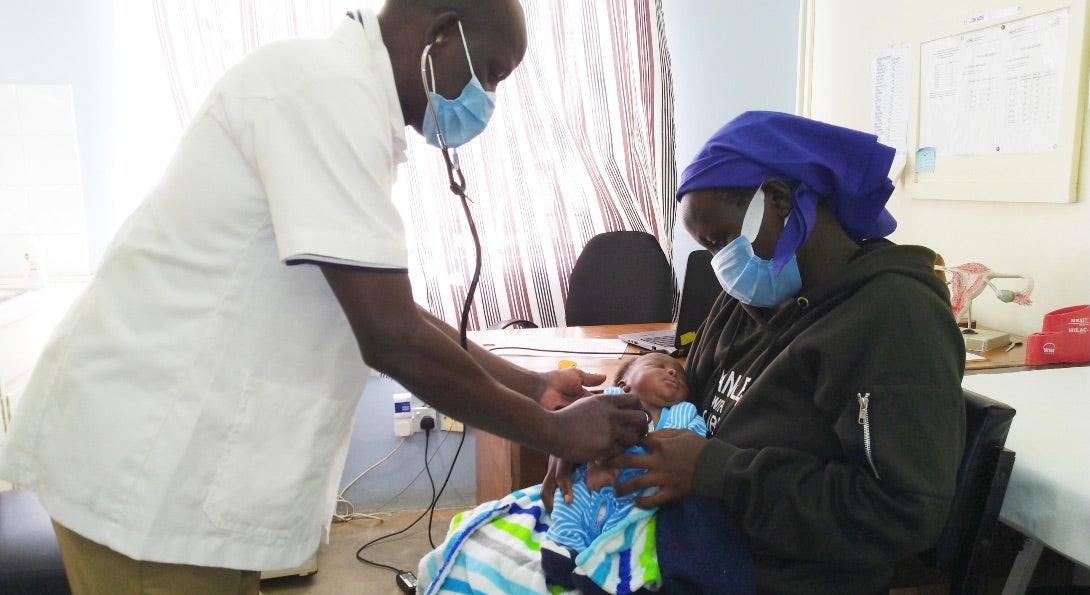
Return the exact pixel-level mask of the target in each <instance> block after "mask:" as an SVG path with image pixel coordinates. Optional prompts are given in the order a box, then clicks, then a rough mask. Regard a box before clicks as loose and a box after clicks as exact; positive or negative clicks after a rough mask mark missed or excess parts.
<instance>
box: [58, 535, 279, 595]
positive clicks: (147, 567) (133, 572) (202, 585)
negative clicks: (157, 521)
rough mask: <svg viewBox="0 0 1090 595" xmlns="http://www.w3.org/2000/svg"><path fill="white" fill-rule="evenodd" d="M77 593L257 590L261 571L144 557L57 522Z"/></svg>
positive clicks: (191, 594) (213, 594) (187, 594)
mask: <svg viewBox="0 0 1090 595" xmlns="http://www.w3.org/2000/svg"><path fill="white" fill-rule="evenodd" d="M53 528H54V529H55V530H56V533H57V543H58V544H59V545H60V550H61V558H62V559H63V560H64V570H65V572H66V573H67V574H68V584H69V585H70V586H71V587H72V593H73V595H258V594H259V591H258V587H259V586H260V584H261V573H260V572H257V571H248V570H231V569H229V568H210V567H205V566H189V565H186V564H163V563H160V562H141V561H139V560H133V559H132V558H130V557H128V556H125V555H122V554H119V553H117V552H115V551H113V550H111V549H110V548H108V547H106V546H104V545H100V544H98V543H95V542H93V541H91V540H90V539H87V538H86V537H83V536H82V535H79V534H78V533H75V532H73V531H70V530H68V529H66V528H64V527H63V526H61V525H59V524H57V523H56V522H54V523H53Z"/></svg>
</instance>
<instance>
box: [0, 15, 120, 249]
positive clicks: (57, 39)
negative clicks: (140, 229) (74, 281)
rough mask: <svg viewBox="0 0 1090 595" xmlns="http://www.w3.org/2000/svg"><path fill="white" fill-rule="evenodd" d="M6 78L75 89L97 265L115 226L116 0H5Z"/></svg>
mask: <svg viewBox="0 0 1090 595" xmlns="http://www.w3.org/2000/svg"><path fill="white" fill-rule="evenodd" d="M0 15H3V16H2V17H0V83H13V84H35V85H62V86H71V90H72V91H71V92H72V102H73V105H74V107H75V134H76V139H77V142H78V146H79V161H80V172H81V176H80V177H81V182H82V191H83V199H84V211H85V212H86V217H87V224H88V230H87V237H86V239H85V240H84V241H86V243H87V249H88V252H89V254H90V260H91V266H93V265H94V263H95V262H97V260H98V256H99V255H101V252H102V249H103V247H104V246H105V244H106V242H108V241H109V239H110V236H112V235H113V230H114V226H113V225H111V224H109V222H110V221H113V220H114V219H115V218H116V215H115V213H114V212H113V208H112V200H113V198H112V197H113V195H114V180H113V171H114V168H113V163H114V159H115V154H116V141H115V131H116V127H117V94H116V85H115V78H116V67H115V63H116V62H115V59H114V46H113V0H81V1H79V2H71V1H67V0H34V1H33V2H26V1H24V0H0Z"/></svg>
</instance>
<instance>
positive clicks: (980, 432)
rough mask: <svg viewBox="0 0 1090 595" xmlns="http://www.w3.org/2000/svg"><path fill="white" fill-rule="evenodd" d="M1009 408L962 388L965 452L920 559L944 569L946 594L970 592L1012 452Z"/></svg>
mask: <svg viewBox="0 0 1090 595" xmlns="http://www.w3.org/2000/svg"><path fill="white" fill-rule="evenodd" d="M1014 413H1015V411H1014V408H1012V407H1011V406H1009V405H1007V404H1005V403H1000V402H999V401H994V400H992V399H989V398H987V397H985V396H983V395H980V394H977V393H975V392H973V391H970V390H966V391H965V452H964V454H963V456H962V460H961V466H960V467H959V468H958V479H957V490H956V491H955V493H954V501H953V503H952V504H951V508H950V515H949V517H947V521H946V527H945V528H944V529H943V532H942V535H941V536H940V537H939V540H938V542H937V543H936V544H935V546H934V548H932V549H930V550H928V551H926V552H924V553H923V554H921V555H920V559H921V560H922V561H923V562H924V563H925V564H928V565H931V566H934V567H937V568H939V569H940V570H943V571H945V572H946V573H947V575H948V576H949V580H950V593H951V594H953V595H956V594H959V593H975V592H976V591H977V587H978V585H979V583H980V578H981V576H982V575H983V572H984V570H985V567H986V561H987V555H988V550H989V549H990V547H991V543H992V540H993V538H994V536H995V530H996V527H997V525H998V522H999V510H1000V509H1001V508H1002V507H1003V497H1004V495H1005V494H1006V492H1007V483H1008V481H1009V479H1010V473H1011V468H1012V467H1013V466H1014V453H1013V452H1011V451H1010V450H1009V449H1006V448H1004V445H1005V444H1006V442H1007V432H1008V431H1009V430H1010V427H1011V422H1012V420H1013V419H1014Z"/></svg>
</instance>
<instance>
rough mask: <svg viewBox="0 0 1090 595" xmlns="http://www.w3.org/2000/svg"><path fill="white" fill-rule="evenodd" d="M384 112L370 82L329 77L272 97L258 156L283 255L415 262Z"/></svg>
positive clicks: (258, 137) (259, 126)
mask: <svg viewBox="0 0 1090 595" xmlns="http://www.w3.org/2000/svg"><path fill="white" fill-rule="evenodd" d="M385 114H386V108H385V106H384V102H383V99H382V97H381V94H380V93H379V92H378V91H377V90H372V89H368V88H367V87H366V85H365V84H364V82H363V80H361V79H353V78H349V77H331V78H328V79H325V80H322V81H317V82H312V83H310V84H307V85H303V86H300V87H299V88H297V89H295V90H293V91H291V92H289V93H286V94H283V95H281V96H278V97H277V98H275V99H272V100H270V104H269V105H268V106H266V108H265V109H264V110H263V113H262V116H261V117H260V118H258V119H256V120H255V128H254V152H255V161H256V163H257V167H258V174H259V176H260V177H261V180H262V182H263V184H264V186H265V190H266V194H267V197H268V203H269V211H270V214H271V217H272V224H273V228H274V231H275V234H276V245H277V251H278V254H279V257H280V260H281V261H290V260H294V259H302V260H326V261H331V262H341V263H350V264H359V265H363V266H375V267H381V268H406V267H407V263H408V256H407V249H406V247H405V226H404V223H403V222H402V219H401V215H400V213H399V212H398V211H397V209H396V207H395V206H394V204H393V201H392V200H391V196H390V194H391V188H392V186H393V183H394V179H395V175H396V163H397V162H396V156H395V152H394V151H395V149H394V147H393V144H394V140H393V134H392V131H391V128H390V125H389V120H388V118H387V117H386V115H385Z"/></svg>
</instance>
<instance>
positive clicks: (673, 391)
mask: <svg viewBox="0 0 1090 595" xmlns="http://www.w3.org/2000/svg"><path fill="white" fill-rule="evenodd" d="M622 384H624V385H625V386H628V387H630V388H631V389H632V391H633V392H635V393H636V394H638V395H639V396H640V400H641V401H643V405H644V407H655V408H659V409H661V408H663V407H669V406H671V405H675V404H677V403H680V402H682V401H684V400H685V399H688V398H689V385H687V384H686V383H685V368H683V367H681V363H680V362H678V361H677V360H676V359H674V358H673V357H670V356H669V355H666V354H665V353H654V352H653V353H648V354H645V355H641V356H640V357H639V358H637V359H636V361H635V362H633V363H632V365H631V366H630V367H629V368H628V371H627V372H626V373H625V377H624V379H623V381H622Z"/></svg>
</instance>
